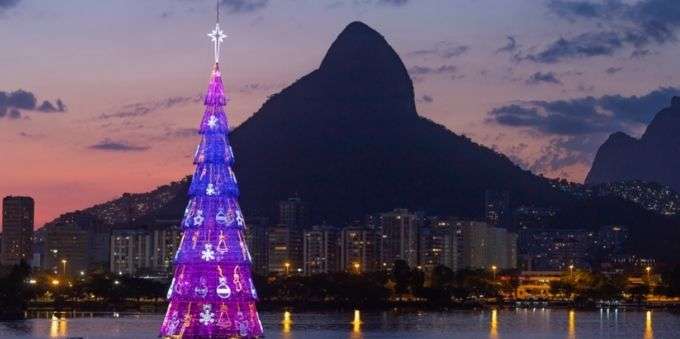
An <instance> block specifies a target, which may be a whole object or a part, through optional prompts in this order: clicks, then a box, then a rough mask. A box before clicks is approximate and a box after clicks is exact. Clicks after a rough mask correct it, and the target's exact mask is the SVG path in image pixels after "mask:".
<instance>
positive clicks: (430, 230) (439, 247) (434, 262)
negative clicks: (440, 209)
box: [418, 217, 458, 271]
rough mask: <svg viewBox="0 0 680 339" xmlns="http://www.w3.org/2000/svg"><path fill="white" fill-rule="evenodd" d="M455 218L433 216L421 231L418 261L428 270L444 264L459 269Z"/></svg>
mask: <svg viewBox="0 0 680 339" xmlns="http://www.w3.org/2000/svg"><path fill="white" fill-rule="evenodd" d="M456 230H457V228H456V224H455V220H450V219H446V218H438V217H433V218H429V219H428V221H427V223H426V225H425V226H423V227H421V229H420V232H419V237H420V240H419V250H420V255H419V256H418V262H419V264H420V266H422V267H423V268H425V269H426V270H429V269H432V268H434V267H436V266H439V265H443V266H446V267H449V268H451V269H452V270H454V271H455V270H457V269H458V236H457V232H456Z"/></svg>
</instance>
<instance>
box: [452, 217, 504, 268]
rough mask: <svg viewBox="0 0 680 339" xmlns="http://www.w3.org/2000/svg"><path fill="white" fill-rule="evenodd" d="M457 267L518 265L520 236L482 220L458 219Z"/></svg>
mask: <svg viewBox="0 0 680 339" xmlns="http://www.w3.org/2000/svg"><path fill="white" fill-rule="evenodd" d="M456 227H457V228H458V230H457V233H458V247H459V250H458V253H459V261H458V268H459V269H462V268H485V269H488V268H490V267H493V266H495V267H496V268H498V269H510V268H516V267H517V236H516V234H514V233H511V232H509V231H508V230H506V229H504V228H500V227H491V226H489V225H488V224H487V223H485V222H480V221H457V222H456Z"/></svg>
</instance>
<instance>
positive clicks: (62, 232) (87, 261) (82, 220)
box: [36, 213, 110, 275]
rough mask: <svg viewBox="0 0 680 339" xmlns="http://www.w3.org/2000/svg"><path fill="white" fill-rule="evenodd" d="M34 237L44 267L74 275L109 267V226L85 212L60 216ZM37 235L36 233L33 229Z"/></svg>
mask: <svg viewBox="0 0 680 339" xmlns="http://www.w3.org/2000/svg"><path fill="white" fill-rule="evenodd" d="M39 232H40V235H39V236H37V237H36V238H37V239H36V245H37V246H39V248H38V251H37V252H36V253H38V254H39V255H40V256H41V257H42V258H41V266H42V267H43V268H44V269H47V270H51V271H56V272H60V273H62V274H64V271H65V272H66V274H69V275H75V274H80V272H85V271H87V270H93V269H107V268H108V267H109V243H110V240H109V238H110V228H109V227H108V226H105V225H104V224H103V223H101V222H99V221H98V220H97V219H96V218H95V217H93V216H91V215H88V214H84V213H71V214H67V215H63V216H62V217H61V218H60V221H58V222H56V223H50V224H47V225H45V227H43V228H41V229H40V230H39ZM36 234H38V232H36Z"/></svg>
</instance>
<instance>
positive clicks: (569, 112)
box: [488, 87, 680, 136]
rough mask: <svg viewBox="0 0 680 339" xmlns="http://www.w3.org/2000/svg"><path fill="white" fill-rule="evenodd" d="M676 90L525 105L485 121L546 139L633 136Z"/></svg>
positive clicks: (503, 108)
mask: <svg viewBox="0 0 680 339" xmlns="http://www.w3.org/2000/svg"><path fill="white" fill-rule="evenodd" d="M678 94H680V88H675V87H662V88H659V89H657V90H654V91H652V92H649V93H647V94H645V95H643V96H635V95H634V96H622V95H605V96H601V97H598V98H595V97H582V98H575V99H569V100H556V101H528V102H521V103H515V104H511V105H506V106H501V107H497V108H494V109H492V110H491V111H490V112H489V114H488V115H489V117H490V119H489V121H490V122H495V123H498V124H500V125H504V126H509V127H521V128H528V129H530V130H534V131H537V132H540V133H543V134H547V135H567V136H577V135H587V134H595V133H612V132H616V131H620V130H624V131H627V132H631V133H632V132H634V130H635V129H636V128H639V127H640V125H644V124H647V123H649V122H650V121H651V119H652V118H653V117H654V115H655V114H656V112H658V111H659V110H660V109H662V108H664V107H667V106H668V105H669V103H670V100H671V98H672V97H673V96H674V95H678Z"/></svg>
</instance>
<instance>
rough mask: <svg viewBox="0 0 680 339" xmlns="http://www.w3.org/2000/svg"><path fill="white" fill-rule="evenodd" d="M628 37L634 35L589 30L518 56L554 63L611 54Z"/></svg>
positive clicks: (621, 46) (620, 46)
mask: <svg viewBox="0 0 680 339" xmlns="http://www.w3.org/2000/svg"><path fill="white" fill-rule="evenodd" d="M626 39H632V37H628V38H625V37H621V36H620V35H619V34H618V33H616V32H594V33H593V32H588V33H583V34H580V35H578V36H576V37H573V38H570V39H567V38H559V39H558V40H556V41H554V42H552V43H550V44H549V45H548V46H547V47H546V48H545V49H543V50H542V51H539V52H537V53H532V54H528V55H526V56H520V55H518V56H517V58H518V59H519V60H530V61H533V62H537V63H545V64H552V63H556V62H560V61H564V60H566V59H578V58H589V57H594V56H609V55H612V54H614V52H616V51H617V50H619V49H621V48H623V47H624V43H625V40H626Z"/></svg>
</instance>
